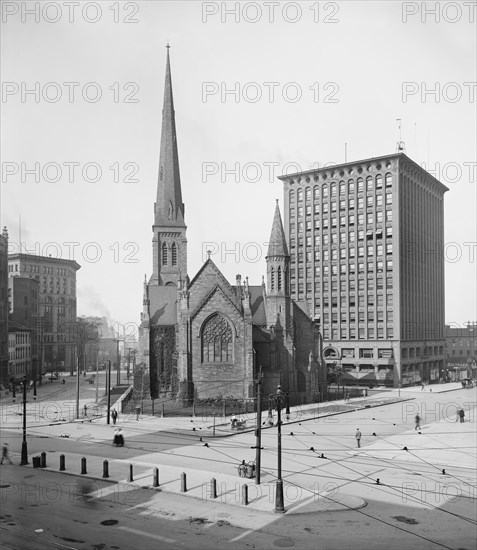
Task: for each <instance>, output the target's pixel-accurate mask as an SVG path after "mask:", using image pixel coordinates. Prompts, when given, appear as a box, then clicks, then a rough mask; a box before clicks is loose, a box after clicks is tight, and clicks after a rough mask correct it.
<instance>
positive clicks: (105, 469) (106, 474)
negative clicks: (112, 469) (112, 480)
mask: <svg viewBox="0 0 477 550" xmlns="http://www.w3.org/2000/svg"><path fill="white" fill-rule="evenodd" d="M103 477H104V478H106V477H109V462H108V461H107V460H103Z"/></svg>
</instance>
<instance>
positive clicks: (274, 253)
mask: <svg viewBox="0 0 477 550" xmlns="http://www.w3.org/2000/svg"><path fill="white" fill-rule="evenodd" d="M266 260H267V279H268V281H267V282H268V296H283V297H284V296H289V284H288V276H289V264H290V256H289V254H288V248H287V242H286V240H285V232H284V231H283V224H282V217H281V215H280V208H279V206H278V200H277V205H276V207H275V215H274V217H273V225H272V233H271V235H270V242H269V244H268V254H267V256H266Z"/></svg>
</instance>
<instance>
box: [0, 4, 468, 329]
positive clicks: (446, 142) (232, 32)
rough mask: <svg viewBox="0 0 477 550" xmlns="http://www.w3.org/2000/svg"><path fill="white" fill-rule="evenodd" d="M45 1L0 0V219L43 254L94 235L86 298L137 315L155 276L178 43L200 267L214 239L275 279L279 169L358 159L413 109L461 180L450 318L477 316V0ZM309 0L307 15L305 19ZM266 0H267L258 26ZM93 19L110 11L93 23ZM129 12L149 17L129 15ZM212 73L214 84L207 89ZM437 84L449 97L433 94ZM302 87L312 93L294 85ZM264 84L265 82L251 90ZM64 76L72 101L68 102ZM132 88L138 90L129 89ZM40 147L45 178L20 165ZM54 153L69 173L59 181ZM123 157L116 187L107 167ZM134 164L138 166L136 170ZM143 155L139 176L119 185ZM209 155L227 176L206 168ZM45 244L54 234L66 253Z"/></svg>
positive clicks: (451, 216)
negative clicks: (168, 71) (167, 100)
mask: <svg viewBox="0 0 477 550" xmlns="http://www.w3.org/2000/svg"><path fill="white" fill-rule="evenodd" d="M37 4H38V6H39V8H38V9H39V14H38V22H36V21H35V15H25V13H24V11H25V8H26V9H27V10H31V9H34V6H35V2H8V1H3V2H2V29H1V30H2V38H1V71H2V74H1V77H2V81H3V89H2V91H3V95H2V103H1V105H0V106H1V109H2V113H1V120H2V127H1V131H2V135H1V138H2V146H1V154H2V158H1V160H2V182H1V185H2V190H1V205H0V211H1V220H0V223H1V225H2V226H4V225H6V226H7V227H8V230H9V234H10V241H11V251H12V252H18V243H19V230H18V228H19V219H20V218H21V240H22V243H23V246H24V247H26V249H27V251H29V252H32V253H35V252H38V251H39V252H40V253H46V254H52V256H55V255H58V252H59V254H60V255H61V256H62V257H63V258H69V259H73V254H72V250H73V247H72V245H66V244H64V243H68V242H71V243H74V242H76V243H79V245H76V246H75V247H74V259H75V260H76V261H77V262H78V263H79V264H81V266H82V267H81V269H80V271H79V272H78V277H77V280H78V313H79V314H82V315H108V316H109V317H110V319H111V320H112V321H117V322H119V323H123V324H127V323H138V322H139V314H140V311H141V309H142V281H143V278H144V274H147V276H148V277H149V276H150V274H151V271H152V244H151V240H152V232H151V227H152V223H153V203H154V201H155V196H156V185H157V173H158V163H159V143H160V130H161V111H162V99H163V87H164V71H165V58H166V50H165V48H164V46H165V44H166V43H167V41H168V40H169V41H170V43H171V51H170V53H171V67H172V79H173V87H174V101H175V109H176V123H177V130H178V144H179V158H180V163H181V178H182V193H183V199H184V202H185V205H186V223H187V226H188V233H187V236H188V258H189V260H188V266H189V276H190V277H191V278H192V277H193V276H194V275H195V273H196V272H197V270H198V269H199V268H200V266H201V265H202V262H203V261H204V260H205V257H206V254H205V250H206V249H207V248H211V249H212V250H213V251H218V252H217V253H215V254H214V255H213V256H212V258H213V259H214V261H215V262H216V263H217V265H218V266H219V267H220V268H221V269H222V271H223V273H224V274H225V276H226V277H227V278H228V279H229V280H230V281H231V282H234V281H235V275H236V274H237V273H240V274H241V275H242V277H245V276H247V275H248V276H249V280H250V283H251V284H260V283H261V277H262V274H264V273H266V265H265V253H266V245H265V244H264V243H266V242H267V240H268V238H269V235H270V230H271V223H272V219H273V212H274V207H275V199H276V198H279V199H280V205H281V206H282V204H283V190H282V185H281V183H280V181H279V180H277V179H276V177H275V176H277V175H281V174H282V172H283V170H284V169H285V167H286V165H287V163H294V164H292V165H290V169H289V171H290V172H294V171H297V165H298V166H299V167H300V168H302V169H308V168H311V167H313V166H316V165H317V163H319V165H323V164H325V163H329V162H335V163H338V162H343V161H344V143H345V142H347V144H348V161H353V160H359V159H364V158H369V157H373V156H380V155H385V154H390V153H394V152H395V151H396V142H397V140H398V135H399V134H398V129H397V128H398V124H397V122H396V119H397V118H401V119H402V135H403V140H404V141H405V142H406V153H407V154H408V155H409V156H410V157H411V158H412V159H413V160H415V161H416V162H418V163H425V165H426V166H430V168H431V170H430V171H431V172H432V173H434V175H435V176H436V177H437V178H438V179H440V180H441V181H442V182H443V183H444V184H445V185H447V187H449V188H450V191H449V192H448V193H447V194H446V197H445V241H446V320H447V322H453V323H459V324H460V323H464V322H466V321H468V320H475V319H476V318H477V312H476V288H477V285H476V269H475V267H476V260H475V254H476V250H475V248H474V247H475V243H476V241H477V238H476V206H477V205H476V179H477V174H476V171H477V169H476V167H475V166H476V164H475V163H476V158H475V151H476V95H477V90H476V88H475V81H476V66H477V64H476V28H477V27H476V25H475V20H476V11H477V10H476V8H475V6H476V4H475V2H463V3H455V2H449V3H446V2H441V3H440V6H441V9H440V13H439V21H438V22H436V16H435V15H432V14H431V13H425V11H424V10H425V8H426V6H427V8H428V9H431V8H432V7H433V6H434V4H435V2H429V3H427V4H423V3H421V2H404V3H402V2H392V1H382V2H378V1H375V2H361V1H352V2H351V1H347V2H320V3H319V4H318V3H317V2H300V3H293V2H281V3H280V5H279V6H278V7H277V6H275V7H273V4H274V3H273V2H241V3H240V6H241V10H240V11H239V12H238V13H237V18H238V22H236V21H235V18H234V15H233V14H229V15H227V16H226V19H225V22H222V20H221V18H222V17H224V16H225V15H226V14H225V12H224V10H223V8H224V3H222V2H218V3H216V2H198V1H191V2H183V1H175V2H164V1H154V0H150V1H145V2H119V3H118V2H112V1H109V0H107V1H101V2H89V3H85V2H79V4H78V6H70V7H69V5H70V4H71V3H68V2H49V3H45V2H38V3H37ZM47 4H48V6H49V7H48V9H47V10H46V11H45V6H46V5H47ZM87 4H88V5H87ZM234 5H235V3H227V4H226V6H227V8H228V9H232V8H233V7H234ZM85 6H86V8H85ZM98 6H99V7H100V8H101V14H99V12H98V10H97V7H98ZM296 6H298V8H299V9H300V10H301V12H302V13H301V17H300V18H299V19H298V20H297V21H296V22H295V23H293V22H292V21H293V20H294V19H295V18H296V17H297V8H296ZM423 6H424V10H423ZM456 6H457V7H456ZM73 7H74V13H72V12H71V10H72V9H73ZM257 7H258V8H259V9H260V10H261V12H262V13H261V17H259V18H258V21H257V22H255V23H253V22H251V21H253V19H254V18H256V17H257ZM272 8H273V9H274V10H275V13H274V16H273V17H272V16H271V15H270V11H271V10H272ZM69 10H70V11H69ZM84 10H86V11H84ZM205 10H207V11H208V12H209V13H210V15H205V13H204V12H205ZM214 11H216V12H217V13H213V12H214ZM15 12H16V13H15ZM22 12H23V14H22ZM404 12H406V13H407V14H408V15H407V16H406V15H404V16H403V13H404ZM413 12H416V13H413ZM71 13H72V15H71V18H72V19H73V21H72V22H69V17H70V15H69V14H71ZM96 16H97V18H98V21H97V22H96V23H91V22H88V21H87V19H89V20H93V19H94V18H95V17H96ZM317 16H318V17H319V22H315V20H314V19H315V18H316V17H317ZM128 17H129V18H130V19H133V20H134V19H135V20H137V22H136V23H125V22H124V19H125V18H126V19H127V18H128ZM115 18H119V22H117V23H116V22H115ZM22 19H23V21H22ZM55 19H58V21H57V22H53V21H54V20H55ZM403 19H405V21H403ZM422 19H423V20H422ZM204 20H205V21H204ZM247 20H248V21H247ZM333 21H335V22H333ZM64 82H77V83H79V85H78V86H75V87H74V88H73V86H70V88H68V86H66V85H64V84H63V83H64ZM272 82H274V83H277V84H276V85H273V86H272V85H271V84H268V85H267V84H265V83H272ZM35 83H38V84H37V85H36V86H38V89H39V92H40V97H39V98H37V99H38V100H36V98H35V95H34V94H28V95H26V96H24V98H23V100H22V94H21V92H22V90H25V88H26V89H34V88H35ZM48 83H53V84H49V85H47V84H48ZM54 83H57V84H54ZM88 83H93V84H90V85H88ZM115 83H118V84H115ZM128 83H129V84H128ZM205 83H209V84H205ZM235 83H238V84H237V86H238V87H239V90H240V92H241V93H240V97H239V98H237V99H238V101H237V102H236V101H235V99H234V96H233V95H232V94H229V95H226V96H225V97H224V98H221V94H220V91H221V90H224V88H226V89H229V90H230V89H233V88H234V86H235ZM290 83H291V84H290ZM403 83H408V84H404V85H403ZM436 83H437V84H436ZM449 83H454V84H450V85H449ZM466 83H467V84H466ZM471 83H474V84H471ZM206 85H207V86H208V89H209V90H218V92H217V93H215V94H214V93H211V94H209V95H207V96H204V93H203V90H204V86H206ZM125 86H126V89H124V87H125ZM403 86H406V90H408V94H407V95H406V98H405V99H406V100H405V101H404V100H403V93H402V89H403ZM436 86H437V90H438V95H437V97H436V96H435V95H433V94H432V93H431V92H430V90H432V89H436ZM110 87H111V88H112V89H110ZM310 88H311V89H310ZM69 89H70V90H73V94H74V95H73V97H72V101H71V102H70V101H69V97H68V91H69ZM98 89H99V90H101V92H102V96H101V99H100V100H99V101H97V102H88V101H86V100H85V99H84V98H83V95H82V91H85V93H88V94H89V97H90V98H91V99H94V96H95V93H96V90H98ZM272 89H273V90H274V96H275V97H274V99H273V101H270V99H269V97H270V90H272ZM297 89H301V92H302V97H301V99H299V100H298V101H291V100H292V99H294V97H295V93H296V91H297ZM257 90H258V91H261V92H262V98H261V99H260V100H259V101H257V102H253V100H254V98H255V96H256V92H257ZM426 90H427V91H428V92H429V93H427V94H426ZM57 91H60V92H61V98H59V100H58V101H54V99H55V94H56V93H57ZM118 91H119V101H117V102H115V93H116V94H117V92H118ZM317 91H318V92H319V95H318V97H316V95H315V94H316V92H317ZM284 93H285V97H287V98H288V100H287V99H284V97H283V95H284ZM287 93H288V95H286V94H287ZM459 94H460V97H459ZM44 95H46V96H47V97H48V98H50V100H51V101H50V102H48V101H46V100H45V98H44ZM128 95H130V97H131V99H136V100H137V102H135V103H126V102H124V99H125V98H126V97H127V96H128ZM316 99H318V101H316ZM74 162H77V163H79V167H77V168H75V171H74V175H73V181H72V182H70V181H69V171H68V165H65V164H64V163H74ZM35 163H39V167H40V181H39V182H36V181H35V175H34V174H31V173H26V174H25V173H24V174H23V175H22V171H23V172H24V170H25V169H27V170H29V169H32V168H33V167H34V165H35ZM48 163H58V165H59V166H60V168H61V170H62V171H61V174H62V177H61V178H60V179H59V181H58V182H57V183H55V182H53V181H51V180H54V179H55V177H56V172H55V165H54V164H48ZM87 163H96V166H100V167H101V171H102V174H101V176H100V177H99V180H98V181H97V182H95V183H94V182H88V181H85V180H84V178H83V176H82V169H83V168H84V166H85V165H86V164H87ZM115 163H118V164H117V165H116V166H119V167H120V172H119V181H118V182H116V183H115V181H114V171H113V170H112V169H110V168H109V167H111V166H114V165H115ZM126 163H132V164H130V165H127V166H126V169H124V166H125V164H126ZM204 163H208V164H204ZM214 163H215V164H214ZM222 163H224V167H226V168H228V169H233V167H234V165H235V163H239V168H240V171H241V174H240V175H238V176H237V181H235V176H234V175H233V174H230V173H229V174H227V173H225V172H224V171H223V170H221V164H222ZM428 163H430V164H428ZM45 166H46V170H45ZM70 166H71V165H70ZM94 166H95V165H92V167H91V168H90V169H89V171H88V172H87V176H88V177H89V178H90V179H94V177H95V169H94ZM257 166H258V167H259V170H260V171H261V177H258V178H257V170H256V168H257ZM135 167H137V173H136V174H133V175H132V179H136V180H137V181H132V182H131V181H130V182H126V181H124V179H125V178H126V176H127V175H128V174H131V173H132V172H133V171H135ZM214 167H216V171H217V173H216V174H213V173H208V174H205V175H204V170H206V168H207V169H209V170H210V171H211V172H213V171H214ZM16 170H18V172H17V173H11V172H12V171H13V172H14V171H16ZM43 172H44V173H45V174H43ZM44 175H46V179H45V177H44ZM22 179H23V180H24V181H22ZM48 179H50V181H47V180H48ZM222 180H223V181H222ZM282 214H283V211H282ZM47 243H58V247H59V248H58V250H57V251H55V249H54V248H52V247H51V248H48V247H47V246H46V245H47ZM91 243H93V244H91ZM94 243H95V244H94ZM465 243H468V244H465ZM23 251H25V249H23ZM227 251H228V253H227ZM98 252H99V253H100V254H101V257H100V258H98V259H97V261H94V260H95V259H96V258H95V257H96V255H97V253H98Z"/></svg>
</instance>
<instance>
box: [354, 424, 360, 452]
mask: <svg viewBox="0 0 477 550" xmlns="http://www.w3.org/2000/svg"><path fill="white" fill-rule="evenodd" d="M354 437H356V442H357V443H358V449H359V448H360V447H361V432H360V431H359V428H356V433H355V434H354Z"/></svg>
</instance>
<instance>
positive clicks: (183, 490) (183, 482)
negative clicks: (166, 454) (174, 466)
mask: <svg viewBox="0 0 477 550" xmlns="http://www.w3.org/2000/svg"><path fill="white" fill-rule="evenodd" d="M181 493H187V479H186V475H185V473H184V472H182V474H181Z"/></svg>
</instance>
